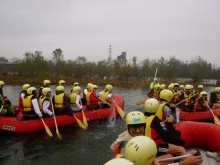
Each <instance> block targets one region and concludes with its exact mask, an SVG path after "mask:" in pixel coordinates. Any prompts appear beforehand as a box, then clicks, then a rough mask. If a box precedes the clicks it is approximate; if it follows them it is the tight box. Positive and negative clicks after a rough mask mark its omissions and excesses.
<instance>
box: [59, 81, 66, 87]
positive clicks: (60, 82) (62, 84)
mask: <svg viewBox="0 0 220 165" xmlns="http://www.w3.org/2000/svg"><path fill="white" fill-rule="evenodd" d="M65 84H66V82H65V81H64V80H60V81H59V83H58V85H60V86H65Z"/></svg>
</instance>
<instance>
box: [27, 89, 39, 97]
mask: <svg viewBox="0 0 220 165" xmlns="http://www.w3.org/2000/svg"><path fill="white" fill-rule="evenodd" d="M33 91H37V89H36V88H35V87H29V88H28V89H27V94H29V95H32V94H33Z"/></svg>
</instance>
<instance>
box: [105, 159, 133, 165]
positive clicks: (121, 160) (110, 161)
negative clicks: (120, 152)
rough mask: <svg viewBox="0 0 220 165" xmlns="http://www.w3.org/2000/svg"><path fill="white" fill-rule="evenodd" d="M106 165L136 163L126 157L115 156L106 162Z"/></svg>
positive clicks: (130, 164)
mask: <svg viewBox="0 0 220 165" xmlns="http://www.w3.org/2000/svg"><path fill="white" fill-rule="evenodd" d="M104 165H134V164H133V163H132V162H131V161H129V160H126V159H124V158H115V159H111V160H109V161H108V162H106V163H105V164H104Z"/></svg>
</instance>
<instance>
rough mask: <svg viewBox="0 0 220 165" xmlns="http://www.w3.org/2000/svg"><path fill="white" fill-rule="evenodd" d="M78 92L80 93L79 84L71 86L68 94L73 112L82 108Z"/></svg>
mask: <svg viewBox="0 0 220 165" xmlns="http://www.w3.org/2000/svg"><path fill="white" fill-rule="evenodd" d="M80 93H81V88H80V87H79V86H75V87H73V89H72V93H71V94H70V105H71V110H72V111H73V112H77V111H81V110H82V103H81V98H80Z"/></svg>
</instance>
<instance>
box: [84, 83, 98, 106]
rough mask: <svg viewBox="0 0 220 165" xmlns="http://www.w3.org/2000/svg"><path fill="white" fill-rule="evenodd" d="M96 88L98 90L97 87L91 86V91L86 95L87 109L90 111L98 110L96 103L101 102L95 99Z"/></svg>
mask: <svg viewBox="0 0 220 165" xmlns="http://www.w3.org/2000/svg"><path fill="white" fill-rule="evenodd" d="M97 88H98V87H97V85H92V86H91V87H90V90H91V91H90V92H89V93H87V94H86V102H87V108H88V109H90V110H92V109H93V110H94V109H99V108H100V106H99V104H98V102H99V101H101V100H100V99H99V98H97V97H96V89H97Z"/></svg>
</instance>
